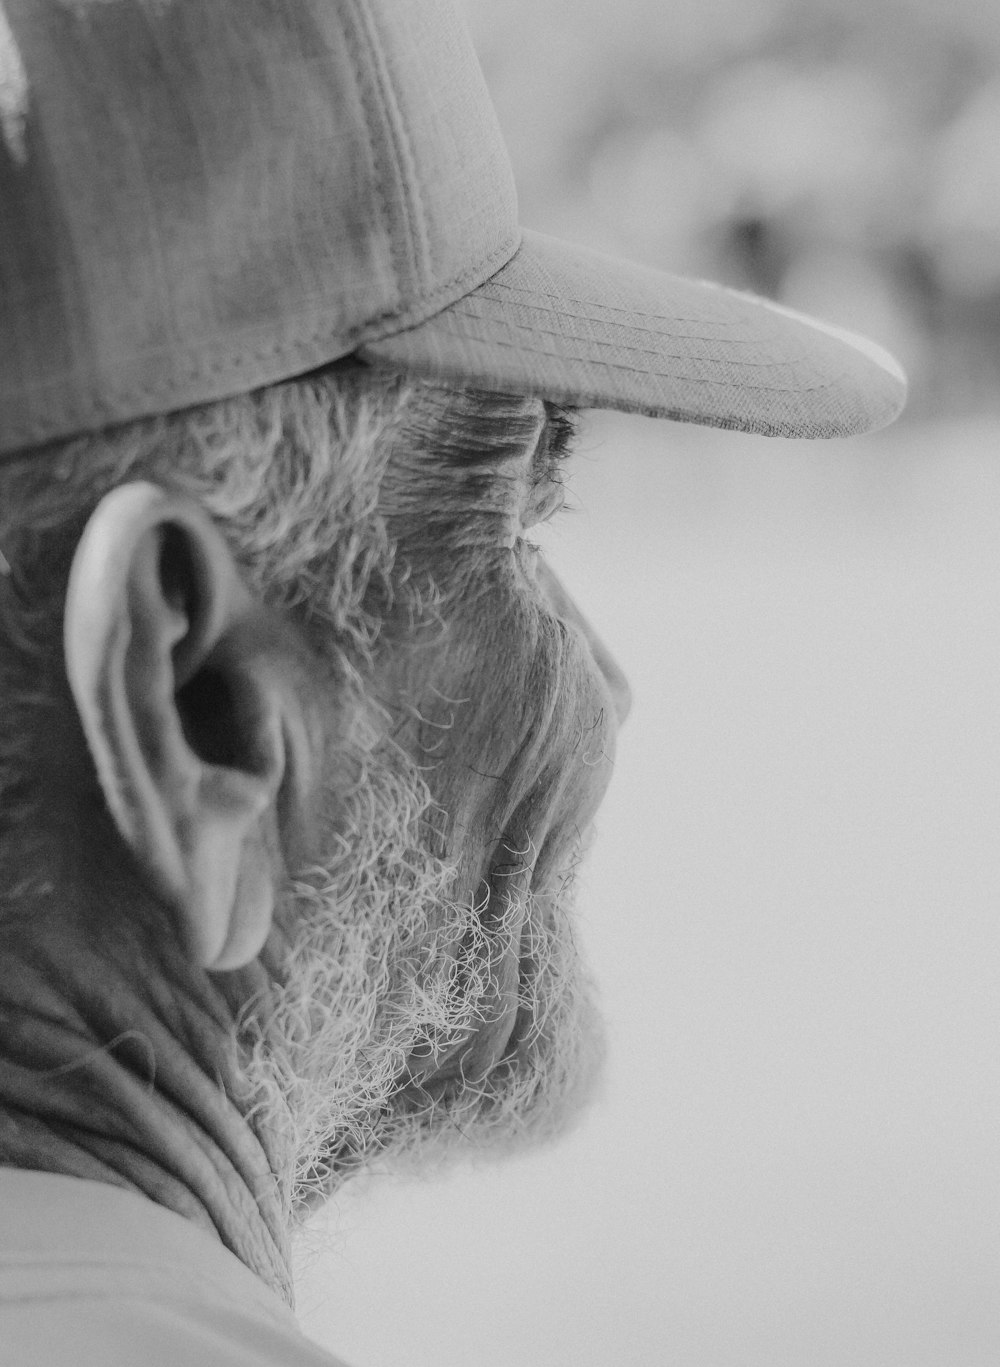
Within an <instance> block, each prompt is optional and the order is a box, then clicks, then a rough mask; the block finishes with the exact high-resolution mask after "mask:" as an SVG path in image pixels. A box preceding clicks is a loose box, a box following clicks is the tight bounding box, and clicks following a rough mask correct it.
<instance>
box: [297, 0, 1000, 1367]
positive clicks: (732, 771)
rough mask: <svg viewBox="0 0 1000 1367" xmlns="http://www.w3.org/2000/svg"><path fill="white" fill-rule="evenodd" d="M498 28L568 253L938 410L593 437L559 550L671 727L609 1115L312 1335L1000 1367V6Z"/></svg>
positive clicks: (309, 1267) (445, 1361)
mask: <svg viewBox="0 0 1000 1367" xmlns="http://www.w3.org/2000/svg"><path fill="white" fill-rule="evenodd" d="M466 8H467V10H468V13H469V17H470V20H471V22H472V26H473V31H474V35H475V37H476V40H477V45H478V47H479V50H480V53H481V55H482V58H483V62H484V67H485V70H486V73H487V78H488V80H489V83H490V86H491V88H492V91H493V94H494V97H495V100H496V103H497V106H498V110H499V113H500V119H501V123H502V125H503V128H504V131H505V133H506V136H507V139H508V143H509V145H510V148H511V153H512V157H513V161H514V165H515V171H516V174H517V178H518V183H519V187H520V195H521V206H522V220H523V221H524V223H526V224H527V225H529V226H531V227H534V228H537V229H540V230H542V231H548V232H550V233H554V234H557V235H562V236H565V237H568V238H570V239H574V240H577V241H582V242H587V243H589V244H591V245H593V246H595V247H598V248H601V249H604V250H609V251H612V252H615V253H619V254H621V255H625V256H630V257H633V258H637V259H639V260H643V261H646V262H649V263H651V264H653V265H656V266H660V267H663V268H665V269H668V270H676V271H680V272H684V273H689V274H696V275H702V276H705V277H708V278H714V279H718V280H721V281H723V282H725V283H727V284H730V285H734V286H738V287H744V288H749V289H752V290H757V291H759V292H762V293H765V294H768V295H771V296H774V297H777V298H778V299H780V300H783V301H784V302H786V303H787V304H789V305H792V306H794V307H798V308H800V309H803V310H806V311H812V312H814V313H816V314H818V315H820V316H823V317H826V318H828V319H829V320H831V321H832V322H836V323H840V324H842V325H844V326H846V327H850V328H853V329H855V330H857V331H860V332H863V333H868V334H869V335H871V336H872V337H874V338H875V339H876V340H878V341H880V342H882V343H883V344H884V345H886V346H888V347H889V348H890V349H892V350H893V351H895V352H896V353H897V354H898V355H899V357H900V359H901V360H902V361H903V362H904V364H905V365H906V366H907V368H908V370H909V372H910V377H911V383H912V398H911V402H910V406H909V409H908V411H907V413H906V414H905V416H904V417H903V419H902V420H901V421H900V422H899V423H897V424H896V425H895V426H894V427H892V428H889V429H887V430H886V431H885V432H882V433H877V434H875V435H874V436H872V437H870V438H866V439H858V440H855V441H850V442H815V443H807V442H797V441H792V442H783V441H767V440H765V439H763V438H757V437H744V436H739V435H735V434H732V433H726V432H714V431H708V430H705V429H698V428H693V427H686V426H679V425H676V424H671V423H656V422H652V421H650V420H648V419H640V418H632V419H627V418H623V417H621V416H618V415H607V414H604V415H597V416H592V417H591V418H590V419H589V420H588V422H587V424H586V425H585V427H584V435H583V442H582V451H581V455H580V457H579V459H578V460H577V462H576V465H575V468H574V469H573V470H571V472H570V475H569V493H570V504H571V506H572V508H574V509H576V511H570V512H568V513H566V514H563V515H560V517H558V518H557V519H556V521H555V522H554V523H553V524H552V526H551V528H546V529H545V534H544V537H542V538H540V539H542V540H543V542H544V546H545V550H546V553H547V554H548V555H550V556H551V558H552V560H553V563H554V565H555V567H556V569H557V570H558V572H559V573H560V577H561V578H562V579H563V581H564V582H565V583H566V584H567V586H568V587H569V588H570V590H571V591H572V592H573V593H574V595H575V596H576V597H577V599H578V601H579V602H580V604H581V606H582V607H583V608H584V610H585V611H586V612H587V613H588V615H589V616H590V617H591V619H592V621H593V622H594V625H595V626H596V627H597V629H598V631H599V633H600V634H601V635H602V636H603V637H604V639H605V640H606V641H607V642H608V644H609V645H610V646H611V648H612V649H613V651H614V652H615V654H616V655H617V656H618V658H619V660H620V661H621V663H622V664H623V666H624V668H625V671H626V673H627V674H628V675H629V677H630V681H631V683H632V686H633V692H634V695H635V705H634V709H633V712H632V715H631V717H630V719H629V723H628V726H627V728H626V729H625V731H624V733H623V736H622V739H621V745H620V749H619V754H618V759H617V762H616V772H615V777H614V781H613V783H612V787H611V791H610V793H609V795H608V798H607V800H606V803H605V806H604V808H603V809H602V812H601V814H600V816H599V819H598V828H599V829H598V841H597V844H596V846H595V849H594V852H593V854H592V855H591V857H590V860H589V863H588V866H587V868H586V869H585V871H584V874H583V877H582V883H583V897H582V900H581V905H580V926H581V936H582V938H583V940H584V943H585V945H586V947H587V949H588V951H589V957H590V959H591V961H592V962H593V964H594V967H595V970H596V975H597V977H598V979H599V981H600V983H601V986H602V988H603V1002H604V1010H605V1015H606V1017H607V1020H608V1029H609V1042H610V1058H609V1066H608V1074H607V1081H606V1084H605V1090H604V1094H603V1096H602V1098H601V1099H600V1100H599V1101H598V1103H597V1105H596V1106H595V1107H594V1108H593V1110H592V1111H591V1113H590V1114H589V1115H588V1117H587V1118H586V1120H585V1121H584V1123H583V1124H582V1125H581V1127H580V1128H579V1130H578V1131H577V1132H576V1133H575V1134H574V1135H573V1136H571V1137H570V1138H569V1139H568V1140H567V1141H565V1142H564V1143H563V1144H562V1145H561V1146H560V1147H558V1148H555V1149H553V1150H552V1151H551V1152H549V1153H542V1154H540V1155H537V1156H529V1157H526V1158H524V1159H521V1160H518V1161H516V1162H510V1163H507V1164H505V1165H504V1166H502V1167H499V1168H497V1169H495V1170H493V1169H489V1168H487V1169H485V1170H483V1171H473V1172H471V1173H470V1172H465V1173H459V1174H458V1175H456V1176H454V1177H452V1178H450V1179H448V1180H446V1181H442V1182H439V1181H435V1180H432V1181H430V1182H428V1183H424V1184H420V1183H417V1184H414V1183H405V1182H404V1183H400V1182H396V1181H388V1180H386V1179H384V1178H375V1179H373V1180H372V1181H371V1182H370V1183H368V1184H367V1185H366V1186H364V1187H359V1188H357V1189H356V1190H354V1191H352V1190H351V1189H348V1190H347V1192H345V1194H344V1195H343V1196H341V1197H339V1198H338V1199H337V1200H336V1201H335V1202H333V1203H332V1204H331V1207H330V1209H329V1212H328V1219H327V1221H326V1222H325V1225H326V1231H327V1232H326V1236H325V1237H326V1238H327V1239H328V1240H329V1243H328V1244H327V1246H326V1249H325V1251H324V1252H322V1253H317V1254H315V1255H314V1256H312V1257H309V1256H307V1257H305V1258H304V1260H303V1267H304V1269H305V1274H304V1276H303V1280H302V1290H301V1302H300V1304H301V1310H302V1312H303V1318H304V1322H305V1325H306V1327H307V1329H308V1330H309V1332H311V1333H313V1334H315V1335H316V1336H317V1337H318V1338H320V1339H321V1341H323V1342H325V1343H327V1344H329V1345H330V1347H331V1348H332V1349H333V1350H334V1351H339V1352H340V1353H341V1354H342V1355H343V1356H344V1357H345V1359H346V1360H347V1361H349V1362H351V1363H352V1367H468V1364H470V1363H476V1364H477V1367H508V1364H511V1363H517V1364H518V1367H618V1364H623V1365H624V1364H628V1367H873V1365H874V1364H878V1367H996V1364H997V1363H1000V1294H998V1289H997V1288H998V1286H1000V1180H998V1178H1000V1143H998V1135H1000V1048H998V1043H1000V990H998V980H1000V838H998V837H1000V373H998V372H1000V5H996V4H991V3H984V0H948V3H947V4H945V3H943V2H942V0H865V3H861V2H860V0H788V2H787V3H785V4H781V3H777V2H776V0H615V3H609V2H608V0H466ZM323 1224H324V1222H322V1221H321V1222H318V1225H317V1228H318V1229H319V1228H320V1227H321V1226H322V1225H323ZM323 1237H324V1236H323V1235H320V1234H319V1233H318V1234H317V1237H316V1241H315V1246H316V1247H317V1248H322V1247H323Z"/></svg>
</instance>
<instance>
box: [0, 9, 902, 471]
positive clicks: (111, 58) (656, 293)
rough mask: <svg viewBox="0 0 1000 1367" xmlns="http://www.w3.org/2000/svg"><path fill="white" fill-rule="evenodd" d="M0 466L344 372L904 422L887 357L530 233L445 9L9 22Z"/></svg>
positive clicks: (0, 178)
mask: <svg viewBox="0 0 1000 1367" xmlns="http://www.w3.org/2000/svg"><path fill="white" fill-rule="evenodd" d="M0 311H2V327H0V453H10V452H15V451H22V450H25V449H26V448H30V447H33V446H37V445H41V444H44V443H47V442H50V441H52V440H55V439H57V438H65V437H69V436H72V435H74V434H77V433H82V432H89V431H94V430H97V429H100V428H102V427H104V426H106V425H109V424H113V423H120V422H124V421H127V420H130V419H134V418H140V417H143V416H148V415H152V414H159V413H165V412H169V411H173V410H175V409H181V408H187V407H190V406H192V405H195V404H200V403H205V402H208V401H211V400H214V399H220V398H224V397H226V396H229V395H233V394H237V393H242V392H245V391H248V390H251V389H256V388H258V387H260V386H263V385H266V384H272V383H276V382H279V381H281V380H285V379H291V378H293V377H295V376H297V375H301V374H304V373H306V372H308V371H312V370H315V369H317V368H319V367H322V366H324V365H327V364H329V363H331V362H333V361H335V360H338V359H339V358H342V357H345V356H355V357H357V358H358V359H359V360H360V361H363V362H368V363H371V364H375V365H389V366H394V367H397V368H400V369H402V370H404V371H407V372H410V373H412V374H414V375H417V376H424V377H428V378H432V379H433V378H437V379H441V380H445V381H449V382H454V383H456V384H463V385H468V386H470V387H475V388H485V389H492V390H497V391H507V392H514V393H526V394H537V395H540V396H542V397H544V398H548V399H552V400H556V401H560V402H564V403H570V404H576V405H581V406H585V407H596V408H614V409H621V410H624V411H629V412H638V413H646V414H650V415H653V416H659V417H665V418H673V419H677V420H682V421H689V422H696V423H703V424H709V425H715V426H719V427H730V428H739V429H742V430H746V431H751V432H761V433H766V434H770V435H782V436H791V437H829V436H844V435H851V434H856V433H860V432H863V431H868V430H872V429H875V428H878V427H880V426H882V425H884V424H886V423H888V422H890V421H891V420H892V419H893V418H894V417H895V416H896V415H897V414H898V413H899V411H900V409H901V408H902V406H903V402H904V399H905V392H906V381H905V377H904V375H903V373H902V371H901V370H900V368H899V366H898V365H897V364H896V362H895V361H894V360H893V359H892V357H891V356H889V355H888V354H887V353H886V352H885V351H883V350H882V349H881V348H879V347H877V346H876V345H875V344H874V343H871V342H868V341H866V340H864V339H862V338H860V337H856V336H854V335H853V334H850V333H846V332H843V331H841V330H838V329H836V328H832V327H829V326H827V325H825V324H821V323H818V322H816V321H815V320H811V319H808V318H806V317H804V316H802V315H799V314H796V313H793V312H791V311H789V310H787V309H783V308H780V307H778V306H777V305H775V304H772V303H770V302H767V301H764V300H761V299H758V298H755V297H752V296H750V295H746V294H742V293H738V292H736V291H733V290H729V289H726V288H723V287H721V286H718V285H713V284H708V283H705V282H701V281H693V280H688V279H683V278H680V277H677V276H674V275H670V274H667V273H665V272H660V271H656V270H653V269H650V268H648V267H645V266H640V265H636V264H633V263H630V262H626V261H621V260H617V259H615V258H613V257H607V256H603V255H600V254H597V253H594V252H591V251H589V250H586V249H584V248H581V247H578V246H574V245H571V244H568V243H565V242H562V241H558V240H556V239H553V238H550V237H547V236H544V235H542V234H539V233H535V232H532V231H529V230H526V229H522V227H521V226H520V224H519V220H518V211H517V200H516V195H515V188H514V182H513V177H512V173H511V167H510V163H509V159H508V156H507V152H506V149H505V146H504V142H503V138H502V136H501V133H500V130H499V127H498V124H497V121H496V117H495V113H494V110H493V106H492V103H491V101H490V97H489V94H488V92H487V89H486V85H485V82H484V79H483V76H482V72H481V70H480V68H479V65H478V62H477V60H476V57H475V53H474V51H473V48H472V45H471V41H470V39H469V36H468V33H467V31H466V29H465V26H464V23H463V20H462V17H461V15H460V14H459V12H458V11H457V10H456V9H455V7H454V6H453V4H452V3H451V0H0Z"/></svg>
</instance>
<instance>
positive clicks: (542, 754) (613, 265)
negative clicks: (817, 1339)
mask: <svg viewBox="0 0 1000 1367" xmlns="http://www.w3.org/2000/svg"><path fill="white" fill-rule="evenodd" d="M0 71H2V82H0V86H2V88H0V300H2V307H3V314H4V317H3V345H2V346H0V554H2V557H3V558H2V559H0V697H2V701H3V706H2V708H0V967H2V969H3V973H2V974H0V982H2V988H0V1026H2V1029H0V1047H2V1049H3V1051H4V1057H0V1162H6V1163H8V1164H14V1165H20V1166H26V1167H33V1166H35V1167H43V1168H52V1169H54V1170H56V1171H61V1172H69V1173H74V1174H76V1175H78V1176H83V1177H93V1178H97V1179H98V1180H104V1181H114V1182H117V1183H119V1184H121V1185H125V1186H129V1187H132V1188H134V1189H136V1190H139V1191H141V1192H144V1193H145V1194H147V1195H149V1196H151V1197H153V1199H155V1200H157V1201H159V1202H160V1203H161V1204H164V1205H168V1206H171V1207H172V1208H173V1209H175V1210H178V1211H180V1212H181V1213H183V1214H185V1215H188V1216H189V1217H190V1218H191V1219H193V1220H196V1221H198V1222H200V1223H202V1224H204V1225H206V1226H207V1227H209V1228H214V1229H215V1230H217V1231H218V1233H219V1234H220V1236H221V1237H222V1238H223V1240H224V1241H225V1242H226V1243H227V1244H228V1245H229V1247H230V1248H232V1249H233V1250H234V1251H235V1252H237V1253H238V1254H239V1256H241V1257H242V1258H243V1259H244V1261H246V1262H247V1263H248V1264H249V1265H251V1266H253V1267H255V1268H257V1270H259V1271H260V1272H261V1274H262V1275H263V1276H265V1277H268V1278H270V1279H271V1280H272V1281H273V1282H275V1284H279V1285H283V1284H285V1281H286V1280H287V1267H286V1266H285V1265H284V1262H285V1260H284V1253H283V1248H284V1244H283V1241H284V1238H285V1234H286V1233H287V1230H288V1227H289V1225H291V1226H293V1227H294V1225H295V1224H296V1223H297V1222H298V1221H299V1220H300V1219H301V1217H302V1216H303V1214H304V1213H305V1212H306V1211H307V1210H308V1209H309V1207H310V1204H311V1203H312V1202H313V1201H314V1200H316V1199H318V1198H320V1197H322V1195H323V1194H324V1193H326V1192H328V1191H330V1190H331V1189H332V1188H333V1187H334V1186H335V1185H336V1183H337V1181H338V1180H340V1179H341V1178H342V1177H343V1176H344V1175H346V1174H348V1173H350V1172H351V1171H353V1170H354V1169H356V1168H357V1167H359V1166H361V1165H363V1164H365V1163H367V1162H369V1161H371V1160H372V1159H373V1158H379V1159H383V1160H387V1159H388V1158H389V1157H390V1156H393V1155H394V1156H395V1157H396V1158H398V1159H401V1160H403V1159H405V1160H406V1161H410V1160H411V1159H413V1158H414V1156H415V1155H417V1154H427V1153H428V1152H439V1151H442V1150H444V1149H447V1148H448V1147H449V1145H450V1143H451V1141H453V1140H461V1141H462V1142H463V1143H466V1142H468V1141H469V1140H470V1139H472V1140H473V1141H475V1140H476V1139H477V1137H478V1140H479V1142H480V1143H481V1144H483V1145H487V1146H491V1147H498V1146H499V1147H503V1146H505V1145H508V1144H510V1143H512V1142H515V1141H517V1140H524V1139H526V1138H530V1137H532V1136H543V1137H544V1136H547V1135H549V1134H551V1133H554V1132H556V1131H557V1130H558V1129H559V1127H560V1126H561V1125H562V1124H563V1122H564V1121H565V1120H566V1119H567V1118H569V1117H571V1116H572V1115H573V1114H574V1113H575V1110H576V1109H577V1108H578V1106H579V1103H580V1101H581V1099H582V1098H583V1097H584V1096H585V1095H586V1093H587V1091H588V1088H589V1086H590V1084H591V1081H592V1079H593V1076H594V1071H595V1066H596V1060H598V1059H599V1057H600V1033H599V1029H598V1027H597V1025H596V1024H595V1012H594V1008H593V1001H592V994H591V991H590V988H589V986H588V980H587V977H586V974H585V973H584V971H583V970H582V969H581V967H580V965H579V961H578V958H577V953H576V947H575V941H574V933H573V927H572V921H571V919H570V916H569V903H570V898H571V893H572V885H573V874H574V870H575V868H576V865H577V862H578V860H579V857H580V851H581V848H582V847H583V845H584V844H585V842H586V839H587V834H588V831H589V828H590V825H591V822H592V819H593V816H594V812H595V810H596V807H597V805H598V803H599V801H600V798H601V795H602V793H603V791H604V788H605V786H606V784H607V781H608V777H609V773H610V768H611V763H612V755H613V751H614V744H615V736H616V730H617V726H618V724H619V722H620V720H621V719H622V718H623V716H624V714H625V712H626V710H627V706H628V704H627V689H626V687H625V685H624V681H623V680H622V679H621V676H620V673H619V671H618V670H617V668H616V667H615V665H614V663H613V661H612V660H611V658H610V656H609V655H608V652H607V651H606V650H605V649H604V647H603V646H602V645H601V643H600V642H599V641H598V640H597V639H596V637H595V636H594V635H593V633H592V632H591V631H590V629H589V628H588V627H587V625H586V623H585V622H584V621H583V619H582V617H581V616H580V614H579V613H578V612H577V611H576V609H575V608H574V606H573V604H572V601H571V599H570V598H569V597H568V595H567V594H566V593H565V591H564V590H563V589H562V588H561V586H560V585H559V583H558V582H557V581H556V579H555V577H554V576H553V575H552V573H551V571H549V570H548V569H547V568H546V567H545V566H544V565H543V564H542V563H541V562H540V560H539V558H538V556H537V554H536V552H535V551H533V550H532V548H531V546H530V540H529V539H526V534H529V535H530V528H531V526H532V525H533V523H534V522H536V521H538V520H539V519H540V518H542V517H544V516H546V515H547V514H548V513H549V512H550V511H551V510H552V509H553V508H554V507H555V506H557V504H558V501H559V469H560V461H561V459H562V454H563V453H564V448H565V445H566V437H567V433H568V430H569V428H570V426H571V419H572V412H573V411H574V410H575V409H577V408H579V407H611V408H620V409H624V410H627V411H632V412H641V413H648V414H651V415H656V416H660V417H670V418H675V419H680V420H685V421H693V422H701V423H708V424H714V425H717V426H722V427H733V428H740V429H743V430H747V431H752V432H762V433H768V434H772V435H787V436H833V435H846V434H850V433H854V432H858V431H863V430H867V429H870V428H873V427H877V426H879V425H881V424H883V423H885V422H888V421H890V420H891V419H892V417H894V416H895V414H896V413H897V412H898V411H899V409H900V407H901V405H902V401H903V396H904V393H905V381H904V378H903V376H902V374H901V372H900V371H899V369H898V367H897V366H896V365H895V362H893V361H892V359H891V358H890V357H887V356H886V355H885V353H883V352H881V350H880V349H879V348H877V347H873V346H872V345H871V344H869V343H867V342H864V341H863V340H861V339H857V338H851V337H849V336H847V335H846V334H843V333H841V332H838V331H837V330H836V329H831V328H828V327H826V326H825V325H821V324H815V323H813V322H811V321H810V320H808V319H803V318H802V317H800V316H798V315H792V314H789V313H788V312H787V311H784V310H782V309H780V308H778V307H776V306H772V305H769V304H766V303H765V302H764V301H761V300H755V299H751V298H748V297H746V296H742V295H737V294H734V293H733V292H731V291H728V290H725V289H722V288H720V287H717V286H712V285H708V284H705V283H703V282H692V281H684V280H679V279H677V278H676V277H672V276H668V275H666V274H663V273H659V272H656V271H651V270H649V269H646V268H644V267H641V266H636V265H631V264H629V263H623V262H615V261H611V260H608V259H607V258H604V257H600V256H597V255H595V254H593V253H589V252H586V251H583V250H581V249H578V248H575V247H572V246H569V245H568V244H565V243H560V242H556V241H554V240H552V239H550V238H547V237H543V236H540V235H538V234H533V233H530V232H522V230H521V228H520V226H519V224H518V221H517V215H516V200H515V196H514V193H513V182H512V177H511V173H510V167H509V165H508V162H507V158H506V153H505V151H504V148H503V142H502V139H501V138H500V135H499V130H498V128H497V126H496V121H495V119H494V116H493V112H492V108H491V106H490V103H489V99H488V96H487V95H486V91H485V86H484V84H483V81H482V78H481V74H480V73H479V71H478V68H477V66H476V63H475V58H474V56H473V54H472V51H471V48H470V46H469V43H468V39H467V36H466V34H465V32H464V29H463V27H462V24H461V21H460V19H459V18H458V16H457V14H456V12H455V10H454V9H453V7H452V4H451V0H298V3H296V4H294V5H291V4H287V3H284V2H283V0H210V2H209V0H53V3H50V4H44V5H39V4H37V3H35V2H34V0H2V3H0Z"/></svg>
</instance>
